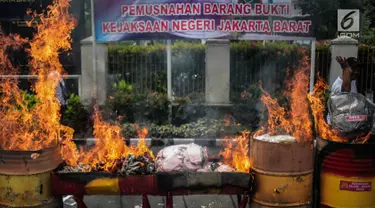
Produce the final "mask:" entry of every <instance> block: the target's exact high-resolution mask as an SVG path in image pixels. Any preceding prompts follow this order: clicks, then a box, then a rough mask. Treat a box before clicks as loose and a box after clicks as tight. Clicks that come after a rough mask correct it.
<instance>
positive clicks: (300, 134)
mask: <svg viewBox="0 0 375 208" xmlns="http://www.w3.org/2000/svg"><path fill="white" fill-rule="evenodd" d="M309 73H310V66H309V58H308V56H304V58H303V59H302V60H301V61H300V63H299V67H298V68H297V69H296V70H295V72H294V74H293V76H292V77H291V78H290V79H289V80H287V84H286V89H285V91H284V95H285V97H287V98H288V100H289V106H290V109H289V110H288V111H287V109H285V108H284V107H281V106H280V105H279V103H278V102H277V100H276V99H274V98H272V97H271V96H270V94H269V93H268V92H266V91H265V90H264V89H263V88H262V86H260V87H261V90H262V92H263V95H262V96H261V100H262V102H263V103H264V104H265V106H266V108H267V110H268V122H267V126H266V127H262V128H261V129H260V130H259V131H258V132H256V133H255V137H257V136H261V135H264V134H266V135H268V136H274V135H290V136H293V137H294V138H295V140H296V141H298V142H311V141H312V139H313V138H312V121H311V119H310V114H309V109H310V108H309V103H308V99H307V90H308V86H309ZM270 139H272V138H270ZM273 139H274V138H273Z"/></svg>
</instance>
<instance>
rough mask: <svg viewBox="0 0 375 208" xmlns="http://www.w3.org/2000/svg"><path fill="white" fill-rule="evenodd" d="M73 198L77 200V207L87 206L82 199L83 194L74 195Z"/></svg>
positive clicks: (84, 207)
mask: <svg viewBox="0 0 375 208" xmlns="http://www.w3.org/2000/svg"><path fill="white" fill-rule="evenodd" d="M74 200H75V201H76V202H77V208H87V206H86V204H85V202H84V201H83V195H74Z"/></svg>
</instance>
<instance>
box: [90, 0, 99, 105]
mask: <svg viewBox="0 0 375 208" xmlns="http://www.w3.org/2000/svg"><path fill="white" fill-rule="evenodd" d="M91 33H92V72H93V78H92V82H93V88H94V89H93V100H94V103H95V104H96V102H97V97H98V96H97V91H98V89H97V73H96V35H95V15H94V0H91Z"/></svg>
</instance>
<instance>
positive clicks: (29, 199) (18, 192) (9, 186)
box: [0, 146, 63, 208]
mask: <svg viewBox="0 0 375 208" xmlns="http://www.w3.org/2000/svg"><path fill="white" fill-rule="evenodd" d="M61 163H62V158H61V154H60V146H55V147H51V148H47V149H43V150H39V151H8V150H0V207H33V208H35V207H38V208H44V207H49V208H60V207H63V204H62V200H61V198H55V197H54V196H53V195H52V186H51V171H52V170H53V169H55V168H56V167H57V166H58V165H59V164H61Z"/></svg>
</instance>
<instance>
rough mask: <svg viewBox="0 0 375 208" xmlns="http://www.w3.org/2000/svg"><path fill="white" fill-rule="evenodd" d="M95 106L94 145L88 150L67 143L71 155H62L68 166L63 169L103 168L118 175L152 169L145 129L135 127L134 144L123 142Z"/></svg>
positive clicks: (152, 171) (118, 132)
mask: <svg viewBox="0 0 375 208" xmlns="http://www.w3.org/2000/svg"><path fill="white" fill-rule="evenodd" d="M95 109H96V110H95V112H94V116H93V119H94V135H95V138H97V141H96V143H95V146H94V147H93V148H92V149H90V151H84V150H83V149H82V148H81V149H80V150H76V149H72V147H71V150H72V151H71V152H70V153H72V155H71V156H70V157H66V159H65V161H66V163H67V164H68V167H67V168H66V169H65V170H64V171H68V172H69V171H73V172H77V171H83V172H88V171H106V172H111V173H116V174H120V175H134V174H137V175H145V174H152V173H154V172H155V167H154V158H155V157H154V155H153V153H152V152H151V150H150V149H149V148H148V147H147V145H146V142H145V138H146V136H147V134H148V130H147V129H139V128H138V135H139V141H138V144H137V146H127V145H126V143H125V139H124V138H123V137H122V136H121V134H120V127H119V126H116V125H111V124H109V123H106V122H104V121H103V118H102V116H101V114H100V112H99V110H97V108H95ZM69 166H70V167H69Z"/></svg>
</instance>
